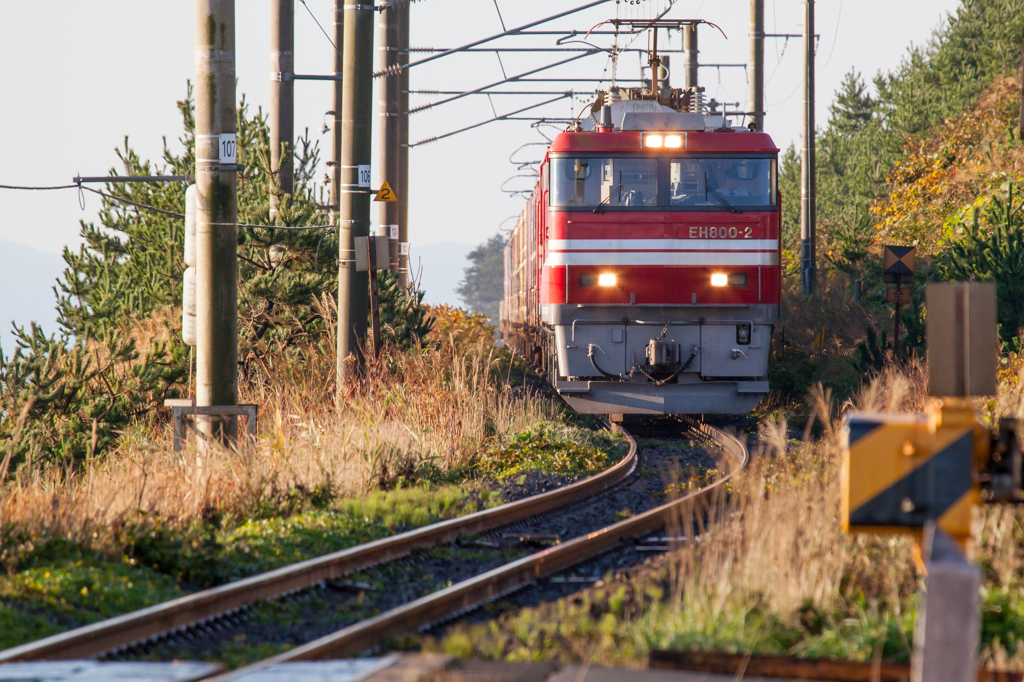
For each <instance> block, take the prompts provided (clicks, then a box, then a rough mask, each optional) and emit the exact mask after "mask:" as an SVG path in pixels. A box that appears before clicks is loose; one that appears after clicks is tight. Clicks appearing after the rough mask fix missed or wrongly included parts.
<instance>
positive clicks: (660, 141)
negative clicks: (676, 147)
mask: <svg viewBox="0 0 1024 682" xmlns="http://www.w3.org/2000/svg"><path fill="white" fill-rule="evenodd" d="M664 144H665V140H664V138H663V137H662V136H661V135H647V136H646V137H644V146H645V147H661V146H664Z"/></svg>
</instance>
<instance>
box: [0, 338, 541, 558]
mask: <svg viewBox="0 0 1024 682" xmlns="http://www.w3.org/2000/svg"><path fill="white" fill-rule="evenodd" d="M333 348H334V343H333V339H331V338H325V339H322V340H321V342H319V343H315V344H312V343H311V344H309V345H306V346H304V347H299V348H293V349H290V350H289V351H288V352H287V353H281V354H277V355H275V356H274V358H275V359H274V361H273V362H271V361H270V360H267V361H266V362H265V363H264V365H263V370H264V372H265V373H264V374H262V375H261V376H262V378H261V379H259V380H252V381H250V382H249V383H248V385H244V384H243V388H242V391H241V393H242V395H241V396H240V401H241V402H254V403H257V404H258V405H259V406H260V423H259V427H260V428H259V435H258V439H257V441H256V443H255V444H254V445H253V446H251V447H239V448H235V449H225V448H214V449H211V450H210V451H209V452H206V453H204V452H203V451H202V450H200V449H199V448H197V447H196V444H195V443H194V442H193V443H191V444H190V445H189V447H188V448H187V449H186V450H184V451H183V452H182V453H180V454H177V453H174V452H173V451H172V450H171V449H170V441H171V437H170V436H171V434H170V426H169V425H168V424H158V425H155V426H154V425H144V426H143V425H140V426H139V427H138V428H137V429H135V430H132V431H130V432H128V433H125V434H124V435H123V438H122V442H121V444H120V446H119V447H118V448H117V449H116V450H115V451H114V452H112V453H110V454H109V455H108V456H107V457H106V458H105V459H104V460H102V461H98V462H96V463H95V464H92V463H90V466H88V467H87V468H85V469H82V470H75V469H71V468H67V469H65V468H52V469H48V470H40V469H38V468H37V469H36V470H35V471H34V472H33V473H32V474H31V476H26V477H22V478H19V479H18V480H16V481H15V482H12V483H11V484H9V485H8V487H7V489H6V490H4V491H3V492H4V494H3V496H2V498H0V528H3V527H6V528H7V529H8V531H10V530H12V529H16V530H17V531H18V532H20V533H23V534H24V535H25V536H26V537H30V538H31V537H36V538H39V537H59V538H66V539H70V540H73V541H75V542H79V543H83V544H85V545H86V546H93V547H96V546H100V547H102V546H103V545H104V543H105V542H107V541H108V540H110V536H111V528H114V527H116V525H117V524H118V523H119V522H120V521H121V520H123V519H125V518H126V517H130V516H133V515H137V514H138V513H139V512H144V513H145V514H147V515H155V516H158V517H163V518H165V519H167V520H169V521H170V523H172V524H187V523H189V522H191V521H193V520H197V519H204V518H211V517H213V516H219V517H227V518H229V519H230V518H236V519H240V518H246V517H250V516H253V515H261V514H267V513H280V512H281V510H282V509H283V508H286V507H287V505H289V504H290V503H293V502H294V501H295V500H296V499H298V500H299V501H300V502H301V500H302V499H303V498H304V497H307V498H308V497H309V496H311V495H314V494H319V495H328V496H333V497H344V496H351V495H358V494H361V493H364V492H366V491H367V490H369V489H372V488H374V487H376V486H377V485H379V484H381V483H387V482H389V481H392V480H394V479H395V478H396V477H398V476H402V475H408V474H409V473H411V472H412V471H414V470H422V468H423V467H428V468H429V469H430V470H431V471H434V472H437V473H438V475H440V476H444V475H445V474H446V473H448V472H452V471H454V470H457V469H459V467H466V466H467V465H469V464H470V463H471V462H472V460H473V458H474V456H476V455H477V454H478V453H480V452H481V451H482V450H483V449H485V445H486V444H487V443H489V442H491V441H492V440H493V438H494V437H495V436H497V437H501V436H503V435H505V434H513V433H516V432H519V431H522V430H524V429H527V428H529V427H530V426H531V425H533V424H536V423H537V422H538V421H542V420H557V419H558V414H557V410H556V408H555V407H554V406H553V405H552V404H550V403H549V402H547V401H545V400H542V399H539V398H534V397H531V396H529V395H525V394H524V393H523V392H522V391H519V392H516V391H513V390H510V389H509V388H508V387H507V386H504V385H503V384H502V382H500V381H497V380H496V378H497V377H496V373H497V372H498V371H502V370H504V371H509V370H508V367H509V358H508V356H507V355H503V354H499V353H498V351H496V350H495V349H494V348H493V347H491V341H490V335H486V337H485V336H482V335H477V336H476V337H473V338H468V337H467V338H461V337H460V338H457V337H456V336H453V335H450V336H449V338H447V339H445V340H444V342H442V343H440V344H437V343H432V344H431V345H429V346H427V347H422V348H417V349H414V350H413V351H411V352H403V351H400V350H397V349H388V351H387V352H386V353H385V354H384V356H383V357H382V358H381V360H380V361H379V362H376V363H374V364H372V365H371V366H370V367H368V368H367V369H366V370H365V379H364V380H361V381H358V380H354V381H352V382H351V383H350V384H348V385H346V386H343V387H342V390H341V392H340V400H336V397H335V386H334V367H335V360H334V352H333Z"/></svg>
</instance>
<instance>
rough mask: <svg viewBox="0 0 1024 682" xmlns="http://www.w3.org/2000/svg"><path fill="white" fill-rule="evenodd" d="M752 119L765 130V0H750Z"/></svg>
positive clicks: (755, 126)
mask: <svg viewBox="0 0 1024 682" xmlns="http://www.w3.org/2000/svg"><path fill="white" fill-rule="evenodd" d="M749 99H750V110H751V111H752V112H754V113H753V114H752V115H751V117H750V120H751V122H752V123H753V124H754V128H756V129H757V130H764V0H750V98H749Z"/></svg>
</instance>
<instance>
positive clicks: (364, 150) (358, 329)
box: [338, 4, 375, 395]
mask: <svg viewBox="0 0 1024 682" xmlns="http://www.w3.org/2000/svg"><path fill="white" fill-rule="evenodd" d="M344 7H345V10H344V12H345V14H344V28H345V38H344V46H343V47H342V46H341V45H339V47H342V54H343V55H344V58H343V60H342V74H343V80H342V98H341V165H340V166H339V167H338V170H339V171H340V172H339V173H338V178H339V180H340V182H339V183H338V232H339V239H338V242H339V243H338V248H339V250H340V258H339V261H340V262H339V269H338V388H339V391H338V394H339V395H341V390H340V389H341V386H342V384H343V383H344V382H345V379H346V378H347V375H348V373H349V372H350V371H351V367H352V364H351V361H350V360H349V357H350V356H352V357H354V358H356V360H358V358H359V354H360V353H361V352H362V344H363V342H364V341H365V340H366V322H367V320H366V317H367V314H368V311H369V285H370V282H369V273H362V272H358V271H357V270H356V268H355V267H354V266H355V263H354V261H355V258H354V256H355V250H354V245H355V242H354V240H355V238H356V237H367V236H369V234H370V156H371V153H372V149H371V141H370V135H371V134H372V131H373V99H372V96H371V93H372V91H373V29H374V16H373V15H374V11H375V10H374V6H373V5H371V4H365V5H363V4H360V5H355V4H349V5H345V6H344Z"/></svg>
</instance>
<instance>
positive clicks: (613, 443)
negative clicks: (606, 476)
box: [479, 424, 627, 480]
mask: <svg viewBox="0 0 1024 682" xmlns="http://www.w3.org/2000/svg"><path fill="white" fill-rule="evenodd" d="M626 450H627V446H626V439H625V437H624V436H623V435H622V434H621V433H619V432H617V431H584V430H582V429H578V428H571V427H552V426H551V425H549V424H538V425H537V426H535V427H534V428H532V429H530V430H528V431H523V432H521V433H518V434H516V435H515V436H513V437H511V438H509V439H506V440H504V441H502V442H499V443H496V444H495V445H494V446H493V447H492V448H491V449H490V450H489V451H488V452H487V453H486V455H485V457H484V458H483V461H482V462H481V465H480V467H479V469H480V473H481V474H483V475H485V476H491V477H493V478H496V479H498V480H504V479H508V478H511V477H513V476H518V475H520V474H522V473H525V472H528V471H544V472H546V473H549V474H561V475H567V476H591V475H593V474H596V473H598V472H600V471H603V470H605V469H606V468H608V466H609V465H611V464H612V463H614V462H616V461H617V460H618V459H619V458H621V457H622V455H624V454H625V453H626Z"/></svg>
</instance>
